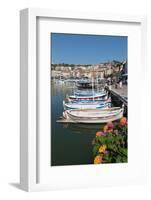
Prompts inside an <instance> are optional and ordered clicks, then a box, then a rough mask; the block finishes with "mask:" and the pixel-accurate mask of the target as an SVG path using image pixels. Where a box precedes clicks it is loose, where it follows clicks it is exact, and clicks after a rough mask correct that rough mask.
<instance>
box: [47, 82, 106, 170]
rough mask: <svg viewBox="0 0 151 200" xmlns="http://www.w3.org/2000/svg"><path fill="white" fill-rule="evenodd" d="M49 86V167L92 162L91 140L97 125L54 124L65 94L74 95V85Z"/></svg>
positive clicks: (99, 127)
mask: <svg viewBox="0 0 151 200" xmlns="http://www.w3.org/2000/svg"><path fill="white" fill-rule="evenodd" d="M69 86H70V87H68V86H66V85H64V84H54V83H52V84H51V165H52V166H58V165H80V164H91V163H92V162H93V155H92V140H93V138H94V136H95V133H96V131H98V130H100V129H101V127H102V125H99V124H61V123H58V122H56V120H57V119H59V117H60V116H62V112H63V100H64V98H65V97H66V94H68V95H71V94H73V93H74V85H73V86H72V85H71V84H70V85H69Z"/></svg>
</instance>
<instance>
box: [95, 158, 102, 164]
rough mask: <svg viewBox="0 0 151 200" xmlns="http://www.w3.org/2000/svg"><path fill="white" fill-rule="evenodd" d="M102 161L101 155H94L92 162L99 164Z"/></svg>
mask: <svg viewBox="0 0 151 200" xmlns="http://www.w3.org/2000/svg"><path fill="white" fill-rule="evenodd" d="M100 163H102V157H101V156H96V157H95V158H94V164H100Z"/></svg>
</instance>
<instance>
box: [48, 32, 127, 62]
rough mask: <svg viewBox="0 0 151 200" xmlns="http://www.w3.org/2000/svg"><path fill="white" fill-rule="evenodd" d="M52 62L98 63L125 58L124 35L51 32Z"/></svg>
mask: <svg viewBox="0 0 151 200" xmlns="http://www.w3.org/2000/svg"><path fill="white" fill-rule="evenodd" d="M50 37H51V58H52V63H54V64H58V63H67V64H98V63H101V62H107V61H112V60H118V61H123V60H126V59H127V42H128V41H127V40H128V38H127V37H126V36H105V35H83V34H62V33H51V36H50Z"/></svg>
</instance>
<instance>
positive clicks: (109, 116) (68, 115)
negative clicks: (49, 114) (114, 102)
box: [63, 107, 124, 123]
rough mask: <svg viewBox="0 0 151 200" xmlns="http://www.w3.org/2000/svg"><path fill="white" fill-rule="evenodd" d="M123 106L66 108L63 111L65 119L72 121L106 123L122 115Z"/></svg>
mask: <svg viewBox="0 0 151 200" xmlns="http://www.w3.org/2000/svg"><path fill="white" fill-rule="evenodd" d="M123 112H124V107H122V108H120V107H113V108H107V109H87V110H66V111H65V112H63V117H64V118H65V119H69V120H72V121H73V122H74V123H75V122H76V123H107V122H110V121H115V120H118V119H120V118H121V117H123Z"/></svg>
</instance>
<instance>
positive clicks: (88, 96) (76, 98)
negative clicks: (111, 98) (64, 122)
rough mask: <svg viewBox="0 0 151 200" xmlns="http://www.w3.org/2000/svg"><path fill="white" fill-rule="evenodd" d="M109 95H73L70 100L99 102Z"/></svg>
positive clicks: (104, 93)
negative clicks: (98, 100)
mask: <svg viewBox="0 0 151 200" xmlns="http://www.w3.org/2000/svg"><path fill="white" fill-rule="evenodd" d="M106 95H107V94H106V92H102V93H94V94H92V95H87V96H80V95H71V96H69V99H70V100H97V99H101V98H103V97H105V96H106Z"/></svg>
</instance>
